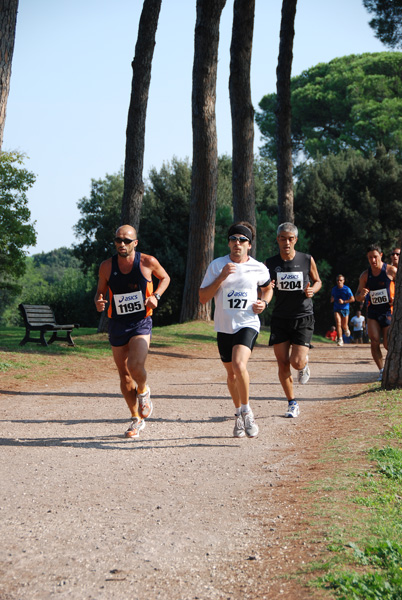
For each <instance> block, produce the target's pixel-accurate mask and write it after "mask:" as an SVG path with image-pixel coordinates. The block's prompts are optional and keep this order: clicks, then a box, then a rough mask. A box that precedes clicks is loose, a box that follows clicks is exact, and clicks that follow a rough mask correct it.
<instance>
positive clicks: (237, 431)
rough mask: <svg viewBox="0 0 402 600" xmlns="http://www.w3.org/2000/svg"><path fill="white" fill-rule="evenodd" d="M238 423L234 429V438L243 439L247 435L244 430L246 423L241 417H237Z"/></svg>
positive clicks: (236, 422)
mask: <svg viewBox="0 0 402 600" xmlns="http://www.w3.org/2000/svg"><path fill="white" fill-rule="evenodd" d="M235 418H236V421H235V426H234V428H233V437H237V438H241V437H244V436H245V435H246V430H245V429H244V421H243V417H242V416H241V415H239V416H237V415H235Z"/></svg>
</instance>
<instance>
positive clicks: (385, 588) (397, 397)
mask: <svg viewBox="0 0 402 600" xmlns="http://www.w3.org/2000/svg"><path fill="white" fill-rule="evenodd" d="M348 416H350V418H351V419H355V423H356V429H355V430H354V431H352V432H351V433H349V434H348V435H347V437H345V438H344V439H338V440H336V441H334V442H331V444H330V446H329V447H328V448H327V450H326V451H325V452H324V454H323V461H324V464H327V465H328V473H330V474H331V475H330V477H329V478H326V479H325V480H321V481H319V482H317V481H315V482H314V484H312V485H311V486H310V494H311V496H313V503H314V513H315V514H314V520H315V527H314V528H313V529H311V530H310V531H309V532H308V533H307V535H308V537H309V538H310V539H313V538H314V536H315V535H317V531H318V529H317V528H319V529H320V532H321V536H322V532H323V531H324V538H325V542H326V546H327V552H326V553H325V558H324V559H323V560H321V561H320V562H316V563H311V564H310V565H308V567H307V568H306V569H304V572H303V575H306V572H307V571H308V579H310V586H311V587H313V588H314V587H315V588H321V589H325V590H327V593H328V594H329V595H330V597H333V598H339V599H341V600H358V599H359V600H360V599H362V600H370V599H375V600H377V599H378V600H380V599H381V600H400V599H401V598H402V510H401V508H402V425H401V424H402V398H401V392H400V391H393V392H385V391H382V390H380V389H376V390H374V389H371V390H369V391H368V392H367V393H366V394H364V395H363V396H362V397H361V398H360V400H359V401H358V402H357V403H353V413H352V412H350V415H348Z"/></svg>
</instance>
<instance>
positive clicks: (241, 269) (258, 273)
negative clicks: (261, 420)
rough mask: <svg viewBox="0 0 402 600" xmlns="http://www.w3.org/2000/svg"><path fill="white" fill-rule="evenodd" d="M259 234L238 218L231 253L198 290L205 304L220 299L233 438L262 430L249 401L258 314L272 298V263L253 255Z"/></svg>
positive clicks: (219, 323)
mask: <svg viewBox="0 0 402 600" xmlns="http://www.w3.org/2000/svg"><path fill="white" fill-rule="evenodd" d="M254 237H255V230H254V227H253V226H252V225H251V224H250V223H248V222H247V221H241V222H239V223H234V224H233V225H232V226H231V227H230V228H229V231H228V241H229V249H230V254H227V255H226V256H223V257H221V258H216V259H215V260H213V261H212V262H211V263H210V265H209V266H208V268H207V271H206V273H205V276H204V279H203V282H202V284H201V288H200V291H199V296H200V302H201V303H202V304H205V303H206V302H209V300H212V298H214V299H215V314H214V321H215V331H217V342H218V349H219V354H220V357H221V360H222V362H223V365H224V367H225V369H226V371H227V385H228V389H229V392H230V395H231V397H232V400H233V403H234V405H235V409H236V414H235V426H234V429H233V436H234V437H245V435H247V436H248V437H255V436H257V435H258V425H257V424H256V422H255V419H254V415H253V412H252V410H251V408H250V403H249V385H250V379H249V373H248V371H247V363H248V360H249V358H250V356H251V352H252V349H253V348H254V344H255V342H256V339H257V337H258V333H259V331H260V320H259V318H258V315H259V314H260V313H262V311H263V310H264V309H265V308H266V306H267V305H268V303H269V302H270V300H271V298H272V288H271V286H270V282H271V279H270V275H269V271H268V269H267V267H266V266H265V265H264V264H263V263H261V262H258V261H256V260H255V259H254V258H252V257H251V256H249V252H250V249H251V246H252V241H253V239H254ZM259 296H260V297H259Z"/></svg>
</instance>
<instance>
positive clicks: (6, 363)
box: [0, 321, 328, 372]
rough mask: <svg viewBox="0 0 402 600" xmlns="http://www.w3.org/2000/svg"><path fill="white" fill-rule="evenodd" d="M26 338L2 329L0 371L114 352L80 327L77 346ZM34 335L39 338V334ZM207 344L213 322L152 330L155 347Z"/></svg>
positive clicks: (261, 341)
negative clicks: (46, 343)
mask: <svg viewBox="0 0 402 600" xmlns="http://www.w3.org/2000/svg"><path fill="white" fill-rule="evenodd" d="M24 335H25V328H23V327H0V372H2V371H7V370H9V369H13V368H14V369H31V368H32V367H33V366H35V365H40V364H47V363H46V361H48V362H49V361H50V360H51V358H52V357H54V356H60V357H63V356H66V357H68V358H69V361H73V360H74V358H76V359H78V358H87V359H100V358H103V357H106V356H110V352H111V350H110V345H109V342H108V336H107V334H106V333H97V331H96V329H95V328H89V327H80V328H79V329H77V330H75V331H73V334H72V337H73V340H74V343H75V346H74V347H69V346H68V345H67V343H66V342H60V341H56V342H54V343H53V344H51V345H50V346H47V347H46V346H41V345H40V344H35V343H31V342H29V343H27V344H26V345H25V346H20V345H19V343H20V341H21V340H22V339H23V337H24ZM33 335H34V337H38V338H39V334H38V332H35V333H34V334H33ZM49 337H50V334H47V336H46V338H47V339H49ZM268 340H269V329H268V328H267V327H263V328H262V329H261V332H260V335H259V336H258V340H257V346H261V345H265V346H266V345H267V344H268ZM323 340H324V341H326V342H327V341H328V340H325V338H321V337H319V336H315V337H314V339H313V341H315V342H318V341H323ZM205 344H207V345H214V346H216V333H215V331H214V325H213V323H212V322H209V323H207V322H205V321H191V322H188V323H181V324H175V325H167V326H165V327H154V328H153V332H152V348H167V347H176V348H179V349H181V350H185V349H186V348H191V349H193V350H194V349H195V350H196V349H197V348H201V346H203V345H205ZM41 360H42V361H45V362H41ZM49 364H50V362H49Z"/></svg>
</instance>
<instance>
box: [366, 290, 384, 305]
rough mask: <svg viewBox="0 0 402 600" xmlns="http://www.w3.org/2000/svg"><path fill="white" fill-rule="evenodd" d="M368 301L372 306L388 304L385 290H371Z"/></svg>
mask: <svg viewBox="0 0 402 600" xmlns="http://www.w3.org/2000/svg"><path fill="white" fill-rule="evenodd" d="M370 301H371V304H372V305H373V306H376V305H377V304H386V303H387V302H388V292H387V290H386V288H384V289H382V290H372V291H371V292H370Z"/></svg>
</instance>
